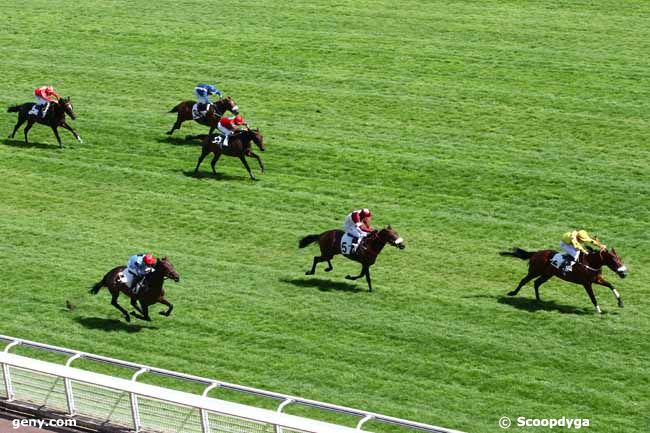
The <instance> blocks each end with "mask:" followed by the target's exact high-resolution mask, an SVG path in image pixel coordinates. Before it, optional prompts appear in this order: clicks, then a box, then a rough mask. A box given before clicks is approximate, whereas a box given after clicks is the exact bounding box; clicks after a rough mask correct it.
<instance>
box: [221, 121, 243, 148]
mask: <svg viewBox="0 0 650 433" xmlns="http://www.w3.org/2000/svg"><path fill="white" fill-rule="evenodd" d="M244 126H248V124H247V123H246V121H245V120H244V118H243V117H241V116H240V115H239V114H238V115H236V116H234V117H226V116H223V117H222V118H221V119H219V123H218V124H217V128H218V129H219V131H221V133H222V134H223V136H224V137H225V140H224V142H223V145H224V146H228V137H230V136H231V135H233V134H234V133H235V132H239V131H241V130H242V129H243V127H244Z"/></svg>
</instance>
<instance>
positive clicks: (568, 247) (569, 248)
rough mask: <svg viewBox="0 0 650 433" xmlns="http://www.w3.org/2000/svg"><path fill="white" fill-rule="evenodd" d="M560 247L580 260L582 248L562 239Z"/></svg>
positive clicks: (574, 258) (576, 259)
mask: <svg viewBox="0 0 650 433" xmlns="http://www.w3.org/2000/svg"><path fill="white" fill-rule="evenodd" d="M560 248H562V249H563V250H564V251H566V252H567V254H569V255H570V256H571V257H573V260H575V261H578V256H579V255H580V250H578V249H576V248H575V247H574V246H573V245H569V244H567V243H564V241H560Z"/></svg>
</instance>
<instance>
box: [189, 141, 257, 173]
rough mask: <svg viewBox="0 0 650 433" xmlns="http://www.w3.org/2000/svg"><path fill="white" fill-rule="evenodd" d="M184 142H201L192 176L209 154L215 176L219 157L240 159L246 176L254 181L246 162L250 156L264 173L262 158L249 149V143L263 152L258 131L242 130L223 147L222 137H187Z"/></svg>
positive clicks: (197, 171)
mask: <svg viewBox="0 0 650 433" xmlns="http://www.w3.org/2000/svg"><path fill="white" fill-rule="evenodd" d="M185 139H186V140H192V139H200V140H201V156H199V160H198V162H197V163H196V168H195V169H194V176H196V175H197V174H198V173H199V167H200V166H201V163H202V162H203V160H204V159H205V157H206V156H208V154H209V153H214V157H213V158H212V161H211V162H210V165H211V166H212V173H214V174H217V170H216V165H217V161H219V158H221V155H227V156H234V157H237V158H239V159H240V161H241V163H242V164H244V167H245V168H246V170H247V171H248V175H249V176H250V177H251V179H253V180H255V175H254V174H253V172H252V171H251V168H250V166H249V165H248V162H247V161H246V157H247V156H251V157H253V158H255V159H257V162H258V163H259V164H260V168H261V169H262V173H264V163H263V162H262V158H260V157H259V156H258V155H257V154H256V153H255V152H253V150H252V149H251V141H252V142H253V143H255V144H256V145H257V147H258V148H259V149H260V150H261V151H262V152H264V151H265V150H266V148H265V147H264V137H263V136H262V134H260V130H259V129H244V130H242V131H241V132H238V133H235V134H233V135H231V136H230V137H229V138H228V145H227V146H224V145H223V136H222V135H209V134H208V135H206V134H199V135H188V136H186V137H185Z"/></svg>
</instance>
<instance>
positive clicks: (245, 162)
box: [239, 155, 257, 180]
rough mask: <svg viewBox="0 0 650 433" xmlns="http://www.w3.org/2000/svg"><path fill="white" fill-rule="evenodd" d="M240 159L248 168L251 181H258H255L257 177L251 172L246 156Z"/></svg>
mask: <svg viewBox="0 0 650 433" xmlns="http://www.w3.org/2000/svg"><path fill="white" fill-rule="evenodd" d="M239 159H241V163H242V164H244V167H246V170H247V171H248V174H249V175H250V177H251V179H253V180H257V179H255V175H254V174H253V172H252V171H251V168H250V166H249V165H248V161H246V157H245V156H244V155H242V156H240V157H239Z"/></svg>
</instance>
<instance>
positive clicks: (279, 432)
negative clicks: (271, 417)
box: [275, 398, 295, 433]
mask: <svg viewBox="0 0 650 433" xmlns="http://www.w3.org/2000/svg"><path fill="white" fill-rule="evenodd" d="M294 401H295V400H294V399H292V398H288V399H286V400H285V401H283V402H282V403H280V406H278V412H282V410H283V409H284V408H285V407H286V406H288V405H290V404H291V403H293V402H294ZM275 433H282V427H280V426H279V425H276V426H275Z"/></svg>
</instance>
